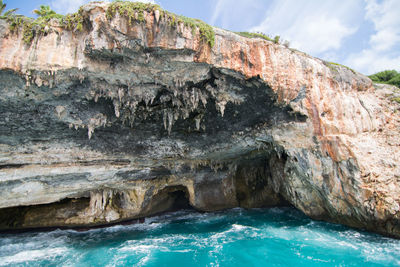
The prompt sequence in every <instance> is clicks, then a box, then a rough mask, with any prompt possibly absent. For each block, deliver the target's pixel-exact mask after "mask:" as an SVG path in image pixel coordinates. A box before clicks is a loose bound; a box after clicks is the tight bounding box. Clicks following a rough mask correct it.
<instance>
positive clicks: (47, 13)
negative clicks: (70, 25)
mask: <svg viewBox="0 0 400 267" xmlns="http://www.w3.org/2000/svg"><path fill="white" fill-rule="evenodd" d="M33 13H35V14H36V15H38V16H39V18H43V20H44V21H49V20H50V19H52V18H58V19H62V18H63V15H60V14H57V13H56V12H55V11H54V10H52V9H51V8H50V6H46V5H41V6H40V8H39V9H35V10H33Z"/></svg>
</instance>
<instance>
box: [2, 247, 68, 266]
mask: <svg viewBox="0 0 400 267" xmlns="http://www.w3.org/2000/svg"><path fill="white" fill-rule="evenodd" d="M66 252H68V249H67V248H65V247H60V248H50V249H48V248H46V249H37V250H28V251H21V252H18V253H16V254H14V255H12V256H6V257H0V266H7V265H14V264H17V263H23V262H29V261H34V260H44V259H50V258H54V257H56V256H60V255H63V254H65V253H66Z"/></svg>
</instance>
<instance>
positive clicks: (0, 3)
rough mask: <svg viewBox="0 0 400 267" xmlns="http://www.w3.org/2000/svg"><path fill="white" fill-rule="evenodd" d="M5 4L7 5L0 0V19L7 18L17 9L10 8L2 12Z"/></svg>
mask: <svg viewBox="0 0 400 267" xmlns="http://www.w3.org/2000/svg"><path fill="white" fill-rule="evenodd" d="M6 6H7V5H6V4H5V3H3V0H0V19H6V18H9V17H10V16H11V15H13V14H14V13H15V11H17V10H18V8H14V9H10V10H8V11H6V12H5V13H4V14H3V11H4V10H5V9H6Z"/></svg>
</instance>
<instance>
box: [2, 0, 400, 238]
mask: <svg viewBox="0 0 400 267" xmlns="http://www.w3.org/2000/svg"><path fill="white" fill-rule="evenodd" d="M107 5H108V4H104V3H96V4H89V5H86V6H85V7H84V8H83V10H84V13H83V14H84V16H85V21H86V25H85V28H84V31H83V32H71V31H66V30H63V29H61V28H58V27H56V26H53V28H52V31H51V32H50V33H48V34H47V35H45V36H39V37H37V38H35V39H34V41H33V43H32V44H31V45H26V44H24V42H23V41H22V36H21V34H13V33H11V32H10V30H9V27H8V25H7V24H6V22H4V21H2V20H0V114H1V116H0V208H1V209H0V229H2V230H6V229H20V228H35V227H50V226H66V227H77V226H94V225H99V224H107V223H115V222H119V221H124V220H129V219H134V218H139V217H143V216H148V215H151V214H155V213H158V212H163V211H166V210H170V209H176V208H181V207H186V206H188V205H190V206H192V207H194V208H196V209H199V210H204V211H210V210H220V209H225V208H232V207H237V206H241V207H265V206H276V205H282V204H286V203H288V202H289V203H291V204H292V205H294V206H295V207H297V208H298V209H300V210H302V211H303V212H304V213H306V214H307V215H309V216H310V217H312V218H315V219H322V220H327V221H332V222H338V223H343V224H346V225H350V226H354V227H359V228H364V229H368V230H371V231H376V232H379V233H383V234H388V235H392V236H396V237H400V208H399V203H400V184H399V183H400V167H399V158H400V152H399V151H400V138H399V130H400V128H399V126H400V121H399V104H398V103H396V102H391V101H390V99H389V98H388V97H387V94H390V93H393V91H394V90H396V89H395V88H391V87H382V88H381V87H376V88H374V86H373V84H372V83H371V81H370V80H369V79H368V78H367V77H365V76H363V75H361V74H358V73H353V72H352V71H351V70H349V69H347V68H344V67H339V66H331V65H329V64H328V63H326V62H324V61H322V60H320V59H316V58H312V57H310V56H308V55H305V54H303V53H301V52H298V51H294V50H290V49H287V48H285V47H284V46H281V45H277V44H273V43H272V42H269V41H265V40H262V39H248V38H244V37H241V36H238V35H236V34H234V33H231V32H228V31H224V30H221V29H214V30H215V32H216V36H215V45H214V46H213V47H212V48H211V47H210V46H209V45H208V44H206V43H204V42H203V41H202V40H201V38H200V37H199V35H198V34H196V33H193V32H192V29H190V28H186V27H185V26H184V25H182V24H179V25H178V26H177V27H171V26H169V24H168V22H167V21H165V19H164V18H163V17H160V15H159V14H153V13H148V14H145V22H144V23H136V24H134V25H132V26H129V25H128V22H127V20H126V19H125V18H123V17H120V16H119V15H117V16H116V17H115V18H113V19H112V20H108V19H107V17H106V15H105V10H106V8H107ZM156 17H157V19H156Z"/></svg>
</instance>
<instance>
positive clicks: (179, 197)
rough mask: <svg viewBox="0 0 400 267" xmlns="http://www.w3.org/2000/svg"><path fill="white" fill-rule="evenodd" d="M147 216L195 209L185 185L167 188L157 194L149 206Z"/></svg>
mask: <svg viewBox="0 0 400 267" xmlns="http://www.w3.org/2000/svg"><path fill="white" fill-rule="evenodd" d="M146 209H147V212H146V213H147V214H149V215H150V214H156V213H162V212H171V211H178V210H182V209H193V206H192V205H191V204H190V201H189V192H188V190H187V188H186V187H185V186H183V185H177V186H167V187H165V188H163V189H161V190H160V191H159V192H158V193H156V194H155V195H154V196H153V197H152V198H151V201H150V202H149V204H148V205H147V208H146Z"/></svg>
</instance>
